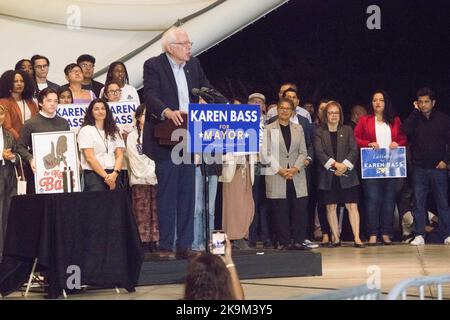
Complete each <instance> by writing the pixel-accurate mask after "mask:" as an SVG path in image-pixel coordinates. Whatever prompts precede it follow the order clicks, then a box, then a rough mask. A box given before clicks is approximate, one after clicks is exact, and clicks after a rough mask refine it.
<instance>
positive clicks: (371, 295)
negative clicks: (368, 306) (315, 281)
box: [292, 285, 381, 300]
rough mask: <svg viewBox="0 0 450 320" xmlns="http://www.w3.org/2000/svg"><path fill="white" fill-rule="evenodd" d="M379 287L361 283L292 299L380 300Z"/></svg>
mask: <svg viewBox="0 0 450 320" xmlns="http://www.w3.org/2000/svg"><path fill="white" fill-rule="evenodd" d="M380 299H381V292H380V290H379V289H369V288H368V287H367V285H360V286H357V287H351V288H346V289H341V290H336V291H333V292H327V293H324V294H319V295H315V296H311V297H299V298H295V297H294V298H292V300H380Z"/></svg>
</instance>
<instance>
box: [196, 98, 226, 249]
mask: <svg viewBox="0 0 450 320" xmlns="http://www.w3.org/2000/svg"><path fill="white" fill-rule="evenodd" d="M194 95H198V96H200V97H202V98H203V99H204V100H205V101H206V103H208V104H209V103H227V102H228V100H227V99H226V98H225V97H223V96H217V97H215V96H213V95H212V94H208V93H205V92H204V93H203V94H199V93H198V92H196V93H194ZM223 99H224V100H223ZM216 100H217V101H216ZM225 101H226V102H225ZM203 156H204V154H203V152H202V154H201V157H200V160H201V164H200V166H201V172H202V175H203V187H204V190H203V198H204V208H205V216H204V219H203V220H204V222H205V251H206V252H207V253H209V252H210V251H211V250H210V247H209V239H210V234H211V230H210V227H209V210H210V208H209V173H208V170H207V165H206V161H204V157H203ZM217 174H219V173H218V172H217Z"/></svg>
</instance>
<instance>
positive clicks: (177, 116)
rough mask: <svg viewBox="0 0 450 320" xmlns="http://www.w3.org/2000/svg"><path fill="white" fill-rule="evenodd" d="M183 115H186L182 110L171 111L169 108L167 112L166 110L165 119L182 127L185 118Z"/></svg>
mask: <svg viewBox="0 0 450 320" xmlns="http://www.w3.org/2000/svg"><path fill="white" fill-rule="evenodd" d="M182 113H186V112H183V111H180V110H175V111H174V110H171V109H169V108H167V109H166V110H164V117H166V119H170V120H172V122H173V123H174V124H175V125H176V126H177V127H179V126H181V123H183V118H182V117H181V114H182Z"/></svg>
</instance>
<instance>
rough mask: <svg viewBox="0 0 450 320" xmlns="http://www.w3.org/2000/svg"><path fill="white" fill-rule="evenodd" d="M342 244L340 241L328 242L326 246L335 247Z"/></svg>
mask: <svg viewBox="0 0 450 320" xmlns="http://www.w3.org/2000/svg"><path fill="white" fill-rule="evenodd" d="M341 245H342V242H341V241H339V242H329V243H328V248H336V247H340V246H341Z"/></svg>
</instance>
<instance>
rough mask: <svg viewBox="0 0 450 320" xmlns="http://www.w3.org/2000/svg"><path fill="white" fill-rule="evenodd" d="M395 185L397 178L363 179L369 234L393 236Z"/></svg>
mask: <svg viewBox="0 0 450 320" xmlns="http://www.w3.org/2000/svg"><path fill="white" fill-rule="evenodd" d="M395 186H396V179H395V178H386V179H364V180H363V188H364V198H365V206H366V214H367V234H368V235H369V236H377V235H379V233H380V232H381V234H382V235H388V236H393V222H394V209H395V196H396V194H395Z"/></svg>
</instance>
